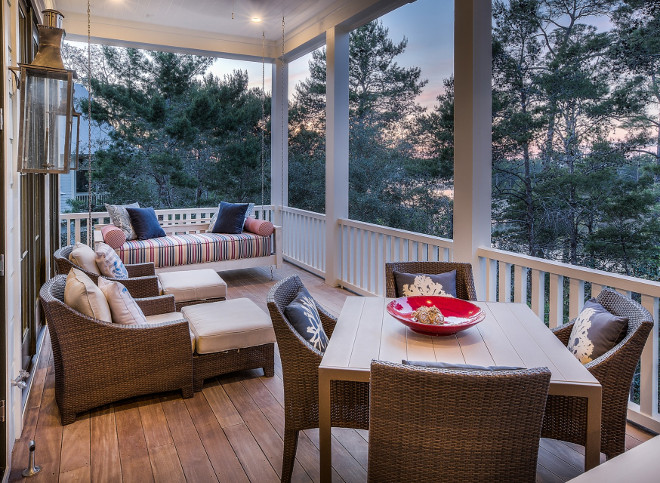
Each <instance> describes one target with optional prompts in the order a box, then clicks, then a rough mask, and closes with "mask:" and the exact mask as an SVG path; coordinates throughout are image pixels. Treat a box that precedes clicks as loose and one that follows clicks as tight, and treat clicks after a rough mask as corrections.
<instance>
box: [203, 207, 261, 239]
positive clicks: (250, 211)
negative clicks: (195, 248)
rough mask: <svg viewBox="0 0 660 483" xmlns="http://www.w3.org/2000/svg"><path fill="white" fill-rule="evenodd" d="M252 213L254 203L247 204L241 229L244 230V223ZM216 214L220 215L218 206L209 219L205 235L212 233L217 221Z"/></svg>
mask: <svg viewBox="0 0 660 483" xmlns="http://www.w3.org/2000/svg"><path fill="white" fill-rule="evenodd" d="M253 211H254V203H248V208H247V211H246V212H245V218H244V219H243V228H245V222H246V221H247V219H248V216H250V215H251V214H252V212H253ZM218 213H220V205H218V211H216V212H215V214H214V215H213V216H212V217H211V221H210V222H209V228H208V230H206V233H213V227H214V226H215V223H216V222H217V221H218Z"/></svg>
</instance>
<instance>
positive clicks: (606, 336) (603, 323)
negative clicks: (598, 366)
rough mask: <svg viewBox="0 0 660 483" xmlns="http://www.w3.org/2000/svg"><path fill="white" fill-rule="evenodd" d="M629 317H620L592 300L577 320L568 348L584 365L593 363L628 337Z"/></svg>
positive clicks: (585, 305)
mask: <svg viewBox="0 0 660 483" xmlns="http://www.w3.org/2000/svg"><path fill="white" fill-rule="evenodd" d="M627 327H628V317H620V316H617V315H614V314H612V313H611V312H609V311H608V310H607V309H606V308H605V307H603V306H602V305H601V304H599V303H598V302H596V300H594V299H591V300H589V301H587V302H586V303H585V304H584V308H583V309H582V311H581V312H580V314H579V315H578V316H577V318H576V319H575V323H574V324H573V329H572V330H571V335H570V337H569V339H568V345H567V346H566V347H567V348H568V350H570V351H571V352H572V353H573V355H575V357H577V358H578V360H579V361H580V362H582V364H586V363H588V362H591V361H593V360H594V359H596V358H598V357H600V356H602V355H603V354H605V353H606V352H607V351H609V350H610V349H611V348H612V347H614V346H615V345H617V344H618V343H619V342H620V341H621V340H622V339H623V337H624V336H625V335H626V329H627Z"/></svg>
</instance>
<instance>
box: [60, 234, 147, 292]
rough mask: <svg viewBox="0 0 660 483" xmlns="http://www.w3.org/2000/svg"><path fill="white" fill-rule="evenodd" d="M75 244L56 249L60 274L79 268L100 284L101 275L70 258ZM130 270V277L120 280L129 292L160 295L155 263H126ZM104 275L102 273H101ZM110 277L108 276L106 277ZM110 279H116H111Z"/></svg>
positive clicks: (127, 268)
mask: <svg viewBox="0 0 660 483" xmlns="http://www.w3.org/2000/svg"><path fill="white" fill-rule="evenodd" d="M73 247H74V246H73V245H68V246H65V247H62V248H60V249H59V250H56V251H55V253H54V254H53V259H54V260H55V271H56V272H57V273H58V274H62V275H67V274H68V273H69V271H70V270H71V269H72V268H77V269H78V270H81V271H83V272H85V274H86V275H87V276H88V277H89V278H91V279H92V281H93V282H94V283H96V284H98V278H99V275H98V274H96V273H92V272H89V271H87V270H85V269H84V268H82V267H80V266H78V265H76V264H74V263H73V262H72V261H71V260H69V255H70V254H71V251H72V250H73ZM124 266H125V267H126V270H127V271H128V277H129V278H124V279H121V280H118V281H119V282H120V283H121V284H122V285H123V286H124V287H126V288H127V289H128V292H129V293H130V294H131V295H132V296H133V297H135V298H145V297H156V296H158V295H160V287H159V286H158V277H157V276H156V270H155V267H154V264H153V263H151V262H150V263H136V264H126V265H124ZM101 276H102V275H101ZM104 278H108V277H104ZM108 280H116V279H110V278H108Z"/></svg>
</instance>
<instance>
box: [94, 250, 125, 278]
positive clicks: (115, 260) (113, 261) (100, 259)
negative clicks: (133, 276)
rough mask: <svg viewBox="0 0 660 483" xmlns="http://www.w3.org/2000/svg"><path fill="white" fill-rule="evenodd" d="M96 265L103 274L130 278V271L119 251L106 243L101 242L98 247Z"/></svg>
mask: <svg viewBox="0 0 660 483" xmlns="http://www.w3.org/2000/svg"><path fill="white" fill-rule="evenodd" d="M96 265H98V268H99V270H101V274H103V275H105V276H106V277H110V278H118V279H123V278H128V271H127V270H126V266H124V262H122V261H121V258H119V255H117V252H115V251H114V250H113V248H112V247H111V246H110V245H107V244H106V243H99V244H98V245H97V247H96Z"/></svg>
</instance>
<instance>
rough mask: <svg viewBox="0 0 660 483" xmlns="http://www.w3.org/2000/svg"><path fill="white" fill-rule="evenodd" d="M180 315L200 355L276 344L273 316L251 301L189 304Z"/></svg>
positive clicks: (239, 300)
mask: <svg viewBox="0 0 660 483" xmlns="http://www.w3.org/2000/svg"><path fill="white" fill-rule="evenodd" d="M181 313H182V314H183V315H184V317H185V318H186V319H188V322H189V323H190V329H191V330H192V331H193V333H194V334H195V345H196V346H197V353H198V354H211V353H214V352H222V351H227V350H231V349H242V348H244V347H254V346H258V345H262V344H270V343H273V342H275V332H274V331H273V325H272V323H271V321H270V317H269V316H268V314H266V312H264V311H263V310H261V309H260V308H259V307H258V306H257V305H256V304H255V303H254V302H252V301H251V300H250V299H246V298H240V299H232V300H225V301H222V302H212V303H208V304H198V305H189V306H187V307H183V309H181Z"/></svg>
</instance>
